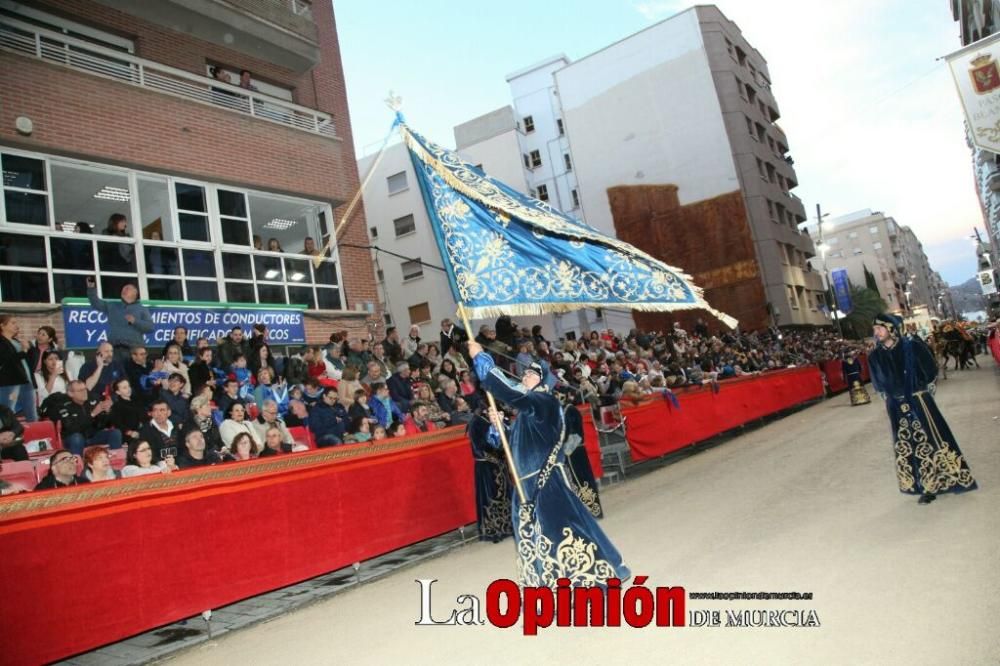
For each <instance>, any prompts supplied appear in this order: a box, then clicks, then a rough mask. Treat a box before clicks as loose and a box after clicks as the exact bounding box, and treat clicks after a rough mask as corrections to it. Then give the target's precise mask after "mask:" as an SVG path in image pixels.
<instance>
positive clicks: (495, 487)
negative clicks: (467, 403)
mask: <svg viewBox="0 0 1000 666" xmlns="http://www.w3.org/2000/svg"><path fill="white" fill-rule="evenodd" d="M466 433H467V434H468V436H469V444H470V445H471V446H472V458H473V460H474V461H475V463H474V464H475V468H474V469H473V476H474V478H475V480H476V524H477V526H478V527H479V539H480V541H492V542H493V543H499V542H500V541H503V540H504V539H505V538H507V537H509V536H510V535H511V534H513V533H514V527H513V525H514V523H513V520H512V519H511V515H510V507H511V502H510V496H511V492H512V490H513V488H512V486H511V481H510V471H509V470H508V469H507V461H506V459H505V458H504V454H503V452H502V451H499V450H497V447H498V443H497V440H496V433H495V431H494V430H493V426H492V425H490V422H489V421H487V420H486V419H485V418H483V417H480V416H474V417H473V418H472V420H471V421H469V425H468V428H467V430H466Z"/></svg>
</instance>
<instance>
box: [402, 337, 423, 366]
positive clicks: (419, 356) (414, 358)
mask: <svg viewBox="0 0 1000 666" xmlns="http://www.w3.org/2000/svg"><path fill="white" fill-rule="evenodd" d="M406 362H407V363H409V364H410V367H411V368H419V367H420V366H422V365H423V364H424V363H426V362H427V343H426V342H421V343H420V344H418V345H417V351H415V352H413V353H412V354H410V357H409V358H407V359H406Z"/></svg>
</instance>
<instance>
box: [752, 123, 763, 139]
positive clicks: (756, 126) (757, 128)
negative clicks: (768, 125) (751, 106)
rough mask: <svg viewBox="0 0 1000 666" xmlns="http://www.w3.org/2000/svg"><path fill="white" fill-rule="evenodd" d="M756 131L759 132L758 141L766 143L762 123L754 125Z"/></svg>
mask: <svg viewBox="0 0 1000 666" xmlns="http://www.w3.org/2000/svg"><path fill="white" fill-rule="evenodd" d="M754 129H755V130H757V140H758V141H760V142H761V143H764V136H765V135H764V126H763V125H761V124H760V123H754Z"/></svg>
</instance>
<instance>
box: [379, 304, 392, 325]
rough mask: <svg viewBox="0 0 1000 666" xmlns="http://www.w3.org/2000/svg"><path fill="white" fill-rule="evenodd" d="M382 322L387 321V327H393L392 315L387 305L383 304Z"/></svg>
mask: <svg viewBox="0 0 1000 666" xmlns="http://www.w3.org/2000/svg"><path fill="white" fill-rule="evenodd" d="M382 320H383V321H385V325H386V326H392V325H393V323H392V313H391V312H389V311H388V310H386V309H385V303H383V304H382Z"/></svg>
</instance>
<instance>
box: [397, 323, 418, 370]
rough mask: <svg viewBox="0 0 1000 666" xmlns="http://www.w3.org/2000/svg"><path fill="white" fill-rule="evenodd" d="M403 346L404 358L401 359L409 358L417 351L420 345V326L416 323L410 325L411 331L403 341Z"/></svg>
mask: <svg viewBox="0 0 1000 666" xmlns="http://www.w3.org/2000/svg"><path fill="white" fill-rule="evenodd" d="M401 346H402V348H403V358H402V359H400V360H403V361H405V360H408V359H409V358H410V357H411V356H413V355H414V354H416V353H417V347H418V346H420V327H419V326H417V325H416V324H414V325H413V326H410V332H409V333H408V334H407V336H406V339H405V340H403V342H402V343H401Z"/></svg>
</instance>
